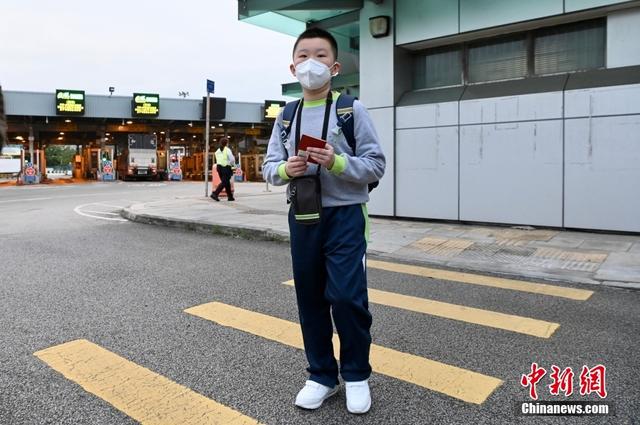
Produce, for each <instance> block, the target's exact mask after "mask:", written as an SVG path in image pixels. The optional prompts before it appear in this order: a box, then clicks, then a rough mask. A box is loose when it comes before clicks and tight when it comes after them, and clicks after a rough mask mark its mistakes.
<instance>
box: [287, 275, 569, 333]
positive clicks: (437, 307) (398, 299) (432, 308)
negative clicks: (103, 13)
mask: <svg viewBox="0 0 640 425" xmlns="http://www.w3.org/2000/svg"><path fill="white" fill-rule="evenodd" d="M283 284H285V285H288V286H293V284H294V283H293V280H288V281H286V282H283ZM368 293H369V301H370V302H372V303H375V304H382V305H386V306H390V307H396V308H401V309H403V310H410V311H415V312H417V313H424V314H429V315H431V316H437V317H443V318H445V319H453V320H459V321H461V322H466V323H472V324H475V325H482V326H488V327H491V328H497V329H504V330H507V331H511V332H518V333H522V334H526V335H532V336H537V337H539V338H549V337H550V336H551V335H553V333H554V332H555V331H556V329H558V328H559V327H560V325H559V324H558V323H553V322H546V321H544V320H537V319H531V318H529V317H523V316H515V315H512V314H505V313H498V312H496V311H491V310H482V309H479V308H473V307H467V306H463V305H458V304H450V303H445V302H441V301H435V300H430V299H426V298H418V297H412V296H408V295H402V294H395V293H393V292H386V291H380V290H378V289H371V288H369V289H368Z"/></svg>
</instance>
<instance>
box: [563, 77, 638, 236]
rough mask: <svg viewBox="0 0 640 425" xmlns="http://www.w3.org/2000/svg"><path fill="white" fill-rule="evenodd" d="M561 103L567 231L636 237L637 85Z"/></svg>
mask: <svg viewBox="0 0 640 425" xmlns="http://www.w3.org/2000/svg"><path fill="white" fill-rule="evenodd" d="M565 102H566V103H565V104H566V116H567V120H566V121H565V145H566V158H565V226H567V227H578V228H584V229H605V230H623V231H634V232H640V84H634V85H627V86H616V87H602V88H594V89H585V90H572V91H568V92H567V93H566V100H565Z"/></svg>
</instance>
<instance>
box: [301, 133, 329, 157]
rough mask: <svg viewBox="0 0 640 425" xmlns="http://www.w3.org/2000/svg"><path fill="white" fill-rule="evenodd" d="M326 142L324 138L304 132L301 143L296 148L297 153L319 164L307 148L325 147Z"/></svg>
mask: <svg viewBox="0 0 640 425" xmlns="http://www.w3.org/2000/svg"><path fill="white" fill-rule="evenodd" d="M326 144H327V142H325V141H324V140H322V139H318V138H317V137H313V136H308V135H306V134H303V135H302V137H300V143H299V144H298V148H297V149H296V155H297V156H301V157H303V158H305V159H306V160H307V161H308V162H311V163H313V164H317V162H316V161H315V160H314V159H313V158H311V156H309V153H308V152H307V148H309V147H312V148H320V149H324V147H325V145H326Z"/></svg>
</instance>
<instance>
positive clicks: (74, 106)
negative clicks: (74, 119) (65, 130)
mask: <svg viewBox="0 0 640 425" xmlns="http://www.w3.org/2000/svg"><path fill="white" fill-rule="evenodd" d="M56 115H84V91H83V90H60V89H58V90H56Z"/></svg>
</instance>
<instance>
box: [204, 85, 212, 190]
mask: <svg viewBox="0 0 640 425" xmlns="http://www.w3.org/2000/svg"><path fill="white" fill-rule="evenodd" d="M210 95H211V94H210V93H209V91H208V90H207V117H206V120H205V129H204V133H205V137H204V139H205V141H204V196H205V197H206V196H209V128H210V124H209V113H210V108H211V103H210V102H209V99H210Z"/></svg>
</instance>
